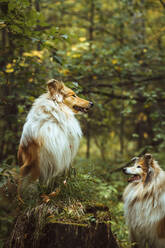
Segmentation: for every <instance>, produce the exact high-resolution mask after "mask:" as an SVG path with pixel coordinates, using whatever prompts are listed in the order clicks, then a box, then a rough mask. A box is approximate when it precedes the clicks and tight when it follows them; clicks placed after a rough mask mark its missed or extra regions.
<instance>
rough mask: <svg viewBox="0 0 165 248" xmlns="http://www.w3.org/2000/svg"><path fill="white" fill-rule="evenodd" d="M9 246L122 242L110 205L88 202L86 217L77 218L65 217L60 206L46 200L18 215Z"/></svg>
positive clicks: (84, 246)
mask: <svg viewBox="0 0 165 248" xmlns="http://www.w3.org/2000/svg"><path fill="white" fill-rule="evenodd" d="M54 212H56V214H52V213H54ZM57 212H58V213H59V214H57ZM61 216H62V217H61ZM9 247H10V248H29V247H31V248H71V247H74V248H102V247H103V248H118V245H117V242H116V240H115V238H114V236H113V234H112V232H111V225H110V215H109V210H108V208H107V207H104V206H103V207H100V205H99V206H94V207H93V206H91V207H89V206H88V207H86V209H84V214H83V216H82V218H81V216H79V217H78V218H77V219H76V218H75V216H74V217H73V218H71V216H70V217H69V216H68V217H67V218H64V215H61V213H60V211H59V209H58V211H57V208H56V209H53V208H52V206H51V207H49V206H48V205H47V206H46V204H42V205H40V206H38V207H35V208H33V209H31V210H28V211H25V213H24V214H23V215H21V216H19V217H18V218H17V220H16V222H15V225H14V228H13V231H12V233H11V235H10V239H9V240H8V242H7V243H6V244H5V248H9Z"/></svg>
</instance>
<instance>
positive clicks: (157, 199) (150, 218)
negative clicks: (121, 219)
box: [123, 154, 165, 248]
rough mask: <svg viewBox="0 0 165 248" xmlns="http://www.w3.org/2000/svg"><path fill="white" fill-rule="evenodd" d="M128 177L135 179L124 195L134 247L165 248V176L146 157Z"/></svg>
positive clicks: (126, 169)
mask: <svg viewBox="0 0 165 248" xmlns="http://www.w3.org/2000/svg"><path fill="white" fill-rule="evenodd" d="M124 173H126V174H130V175H133V177H132V180H130V181H131V183H129V184H128V186H127V187H126V189H125V191H124V194H123V199H124V214H125V218H126V222H127V225H128V227H129V231H130V238H131V241H132V242H135V243H136V244H135V246H133V247H138V248H146V247H149V248H165V172H164V171H163V170H162V169H161V168H160V166H159V165H158V163H157V162H156V161H155V160H154V159H153V158H152V156H151V155H150V154H145V155H144V157H141V158H136V159H135V164H134V166H133V167H127V168H124Z"/></svg>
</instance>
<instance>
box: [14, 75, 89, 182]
mask: <svg viewBox="0 0 165 248" xmlns="http://www.w3.org/2000/svg"><path fill="white" fill-rule="evenodd" d="M47 86H48V91H47V93H45V94H43V95H41V96H40V97H39V98H37V99H36V100H35V102H34V104H33V106H32V108H31V110H30V112H29V113H28V116H27V119H26V122H25V124H24V127H23V132H22V136H21V140H20V145H19V150H18V159H19V162H20V165H21V168H20V174H21V181H23V179H24V178H29V179H30V181H31V180H32V181H33V180H36V179H39V180H40V181H41V183H43V184H46V185H48V184H49V183H50V182H51V181H52V179H53V178H55V177H57V176H58V175H61V174H62V173H64V172H65V171H67V170H68V169H69V167H70V165H71V163H72V161H73V159H74V157H75V155H76V153H77V150H78V146H79V141H80V138H81V136H82V131H81V128H80V125H79V122H78V120H77V119H76V118H75V114H77V113H80V112H85V113H86V112H87V111H88V110H89V108H90V107H92V105H93V103H92V102H89V101H86V100H84V99H81V98H79V97H78V96H77V95H76V94H75V93H74V92H73V90H71V89H70V88H68V87H66V86H65V85H64V83H63V82H60V81H57V80H55V79H51V80H50V81H48V83H47ZM29 179H28V181H29Z"/></svg>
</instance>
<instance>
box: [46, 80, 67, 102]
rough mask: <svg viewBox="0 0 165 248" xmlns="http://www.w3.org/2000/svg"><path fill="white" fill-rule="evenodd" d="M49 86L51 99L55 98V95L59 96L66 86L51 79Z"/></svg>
mask: <svg viewBox="0 0 165 248" xmlns="http://www.w3.org/2000/svg"><path fill="white" fill-rule="evenodd" d="M47 86H48V90H49V93H50V95H51V97H52V98H55V95H57V94H59V93H60V92H61V90H62V89H63V87H64V84H63V83H62V82H60V81H58V80H56V79H50V80H49V81H48V82H47ZM54 100H55V99H54Z"/></svg>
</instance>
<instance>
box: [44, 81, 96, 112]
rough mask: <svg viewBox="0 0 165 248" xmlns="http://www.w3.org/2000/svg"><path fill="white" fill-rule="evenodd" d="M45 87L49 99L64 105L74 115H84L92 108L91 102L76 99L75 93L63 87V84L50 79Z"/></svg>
mask: <svg viewBox="0 0 165 248" xmlns="http://www.w3.org/2000/svg"><path fill="white" fill-rule="evenodd" d="M47 85H48V91H49V93H50V96H51V98H52V99H53V100H54V101H56V102H57V103H64V104H65V105H66V106H68V107H69V108H70V109H71V110H72V111H73V112H74V113H78V112H84V113H86V112H88V110H89V109H90V108H91V107H92V106H93V103H92V102H89V101H87V100H85V99H82V98H80V97H78V96H77V95H76V93H75V92H74V91H73V90H71V89H70V88H68V87H67V86H65V85H64V83H63V82H60V81H58V80H55V79H51V80H49V81H48V82H47Z"/></svg>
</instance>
